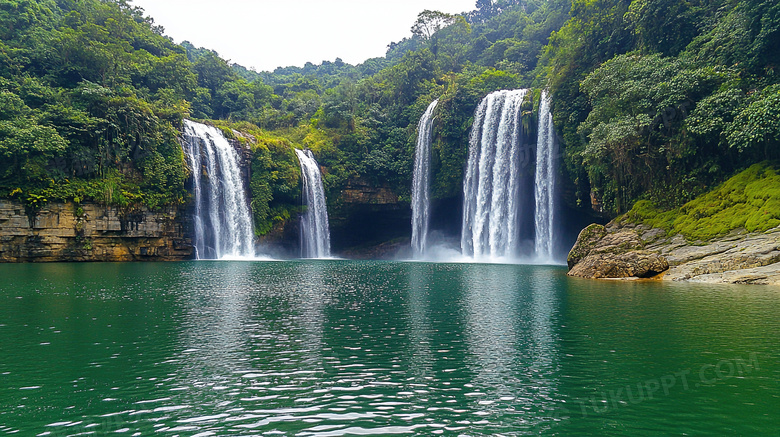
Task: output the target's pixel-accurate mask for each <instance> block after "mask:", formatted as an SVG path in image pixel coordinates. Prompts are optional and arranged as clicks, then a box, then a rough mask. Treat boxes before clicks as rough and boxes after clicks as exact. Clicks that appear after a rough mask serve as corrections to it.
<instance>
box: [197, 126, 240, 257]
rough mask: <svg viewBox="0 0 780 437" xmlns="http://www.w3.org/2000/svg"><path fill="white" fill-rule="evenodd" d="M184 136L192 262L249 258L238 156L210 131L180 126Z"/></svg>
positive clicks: (219, 135)
mask: <svg viewBox="0 0 780 437" xmlns="http://www.w3.org/2000/svg"><path fill="white" fill-rule="evenodd" d="M184 136H185V144H184V152H185V155H186V156H187V161H188V163H189V166H190V168H191V169H192V178H193V191H194V193H193V194H194V195H195V241H194V246H195V256H196V258H197V259H221V258H224V257H247V258H251V257H254V255H255V250H254V231H253V230H252V216H251V214H250V211H249V202H248V201H247V196H246V190H245V188H244V181H243V180H242V176H241V168H240V165H239V163H240V158H239V156H238V152H236V150H235V149H234V148H233V146H232V145H231V144H230V143H229V142H228V141H227V139H225V137H224V136H223V135H222V132H220V131H219V130H218V129H217V128H215V127H213V126H207V125H205V124H200V123H195V122H193V121H190V120H184Z"/></svg>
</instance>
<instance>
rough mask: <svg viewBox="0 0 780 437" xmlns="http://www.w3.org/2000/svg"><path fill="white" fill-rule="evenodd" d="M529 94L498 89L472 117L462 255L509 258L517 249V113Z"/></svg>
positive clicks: (518, 179) (519, 127) (525, 91)
mask: <svg viewBox="0 0 780 437" xmlns="http://www.w3.org/2000/svg"><path fill="white" fill-rule="evenodd" d="M527 93H528V90H525V89H522V90H512V91H507V90H504V91H496V92H494V93H491V94H489V95H488V96H487V97H485V98H484V99H483V100H482V102H480V104H479V106H478V107H477V111H476V113H475V114H474V124H473V127H472V131H471V137H470V138H469V159H468V165H467V168H466V174H465V176H464V180H463V192H464V199H463V200H464V202H463V226H462V232H461V251H462V252H463V254H464V255H466V256H472V257H474V258H475V259H480V258H493V259H494V258H507V257H513V256H516V255H517V252H518V248H519V240H520V238H519V225H518V222H519V220H518V214H519V209H520V207H519V205H520V202H521V199H519V197H520V182H521V181H520V162H519V160H520V141H521V137H520V133H521V125H520V115H521V108H522V103H523V100H524V99H525V96H526V94H527Z"/></svg>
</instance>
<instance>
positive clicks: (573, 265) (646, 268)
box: [568, 224, 669, 278]
mask: <svg viewBox="0 0 780 437" xmlns="http://www.w3.org/2000/svg"><path fill="white" fill-rule="evenodd" d="M644 246H645V243H644V241H643V240H642V239H641V238H640V236H639V233H638V232H636V231H635V230H634V229H612V230H611V231H610V230H608V229H607V228H606V227H604V226H601V225H597V224H593V225H590V226H588V227H587V228H585V229H584V230H583V231H582V232H581V233H580V236H579V237H578V238H577V242H576V243H575V245H574V247H573V248H572V250H571V252H570V253H569V257H568V264H569V268H570V270H569V275H570V276H579V277H583V278H630V277H635V278H650V277H653V276H656V275H658V274H659V273H662V272H664V271H666V270H667V269H668V268H669V264H668V262H667V261H666V259H664V258H663V257H662V256H660V255H658V254H657V253H653V252H651V251H647V250H644Z"/></svg>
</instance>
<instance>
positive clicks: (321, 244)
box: [295, 149, 330, 258]
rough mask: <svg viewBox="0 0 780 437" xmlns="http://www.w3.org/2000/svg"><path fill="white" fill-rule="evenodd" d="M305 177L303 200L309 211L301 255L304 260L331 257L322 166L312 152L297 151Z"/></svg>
mask: <svg viewBox="0 0 780 437" xmlns="http://www.w3.org/2000/svg"><path fill="white" fill-rule="evenodd" d="M295 154H296V155H298V161H299V162H300V163H301V173H302V175H303V199H304V204H305V205H306V207H307V209H306V212H305V213H304V214H303V217H301V252H302V253H301V255H302V256H303V257H304V258H328V257H330V227H329V225H328V209H327V204H326V203H325V188H324V187H323V185H322V174H321V173H320V166H319V164H317V161H316V160H315V159H314V155H312V153H311V150H300V149H295Z"/></svg>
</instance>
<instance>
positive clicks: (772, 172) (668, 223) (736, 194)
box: [625, 162, 780, 241]
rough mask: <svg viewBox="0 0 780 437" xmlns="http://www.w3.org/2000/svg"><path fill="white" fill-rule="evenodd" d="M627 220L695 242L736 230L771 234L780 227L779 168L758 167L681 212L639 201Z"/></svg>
mask: <svg viewBox="0 0 780 437" xmlns="http://www.w3.org/2000/svg"><path fill="white" fill-rule="evenodd" d="M625 218H626V219H628V220H630V221H632V222H638V223H644V224H647V225H649V226H653V227H657V228H661V229H666V230H667V231H668V232H669V233H670V234H682V235H683V236H685V238H687V239H688V240H691V241H696V240H701V241H707V240H711V239H712V238H714V237H719V236H723V235H726V234H728V233H729V232H731V231H733V230H735V229H745V230H747V231H748V232H763V231H767V230H769V229H772V228H774V227H777V226H780V174H778V166H777V165H773V164H770V163H767V162H764V163H760V164H754V165H752V166H751V167H750V168H748V169H747V170H744V171H743V172H741V173H739V174H737V175H736V176H734V177H732V178H731V179H729V180H727V181H726V182H724V183H723V184H721V185H720V186H718V187H717V188H715V189H714V190H712V191H710V192H708V193H706V194H704V195H702V196H699V197H697V198H696V199H694V200H692V201H690V202H688V203H686V204H685V205H683V206H682V207H680V208H675V209H671V210H663V209H661V208H659V207H658V206H657V205H656V204H654V203H653V202H651V201H649V200H642V201H639V202H637V203H636V204H635V205H634V207H633V208H632V209H631V210H630V211H629V212H628V213H627V214H626V215H625Z"/></svg>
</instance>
